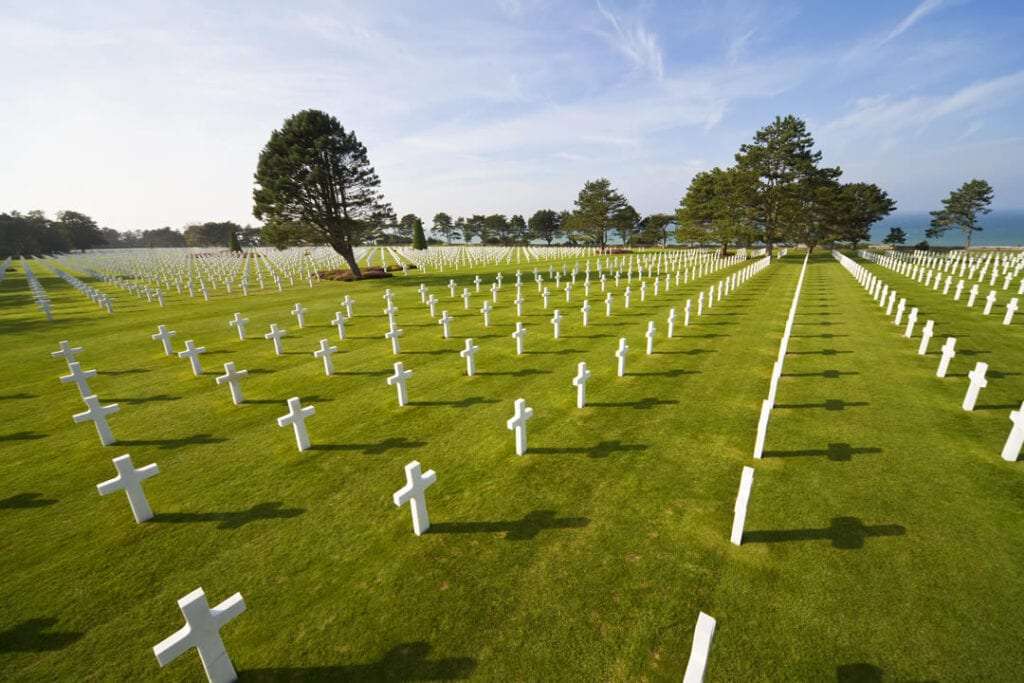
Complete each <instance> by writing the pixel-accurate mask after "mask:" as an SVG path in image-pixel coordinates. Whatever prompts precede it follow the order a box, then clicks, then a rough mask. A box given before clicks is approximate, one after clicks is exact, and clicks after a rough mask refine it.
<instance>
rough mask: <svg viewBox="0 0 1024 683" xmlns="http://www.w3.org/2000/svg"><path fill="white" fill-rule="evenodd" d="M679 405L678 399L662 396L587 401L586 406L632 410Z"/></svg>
mask: <svg viewBox="0 0 1024 683" xmlns="http://www.w3.org/2000/svg"><path fill="white" fill-rule="evenodd" d="M676 405H679V401H677V400H675V399H662V398H654V397H648V398H642V399H640V400H639V401H604V402H602V401H594V402H591V403H587V406H589V407H593V408H633V409H634V410H650V409H651V408H656V407H658V406H676Z"/></svg>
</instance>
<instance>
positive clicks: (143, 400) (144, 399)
mask: <svg viewBox="0 0 1024 683" xmlns="http://www.w3.org/2000/svg"><path fill="white" fill-rule="evenodd" d="M180 398H181V396H168V395H167V394H158V395H157V396H144V397H142V398H110V399H106V400H108V401H112V402H114V403H128V404H137V403H152V402H154V401H177V400H179V399H180Z"/></svg>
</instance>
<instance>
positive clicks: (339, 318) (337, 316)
mask: <svg viewBox="0 0 1024 683" xmlns="http://www.w3.org/2000/svg"><path fill="white" fill-rule="evenodd" d="M345 319H346V318H345V316H343V315H342V314H341V311H335V313H334V320H332V321H331V324H332V325H334V326H335V327H337V328H338V339H340V340H341V341H345Z"/></svg>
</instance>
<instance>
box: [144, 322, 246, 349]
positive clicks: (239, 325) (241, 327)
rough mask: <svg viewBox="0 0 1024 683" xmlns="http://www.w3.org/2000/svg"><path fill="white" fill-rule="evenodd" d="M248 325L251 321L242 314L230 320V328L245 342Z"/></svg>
mask: <svg viewBox="0 0 1024 683" xmlns="http://www.w3.org/2000/svg"><path fill="white" fill-rule="evenodd" d="M248 324H249V319H248V318H243V317H242V314H241V313H235V316H234V317H233V318H231V319H230V320H228V327H234V328H235V329H236V330H237V331H238V338H239V340H241V341H245V326H246V325H248ZM164 350H165V351H166V350H167V349H166V348H165V349H164ZM168 355H170V354H168Z"/></svg>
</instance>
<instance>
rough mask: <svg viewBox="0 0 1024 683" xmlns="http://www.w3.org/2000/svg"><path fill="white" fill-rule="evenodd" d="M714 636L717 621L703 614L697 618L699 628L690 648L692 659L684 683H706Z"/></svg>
mask: <svg viewBox="0 0 1024 683" xmlns="http://www.w3.org/2000/svg"><path fill="white" fill-rule="evenodd" d="M714 636H715V620H714V619H713V618H711V617H709V616H708V615H707V614H704V613H703V612H701V613H700V614H699V615H698V616H697V626H696V627H694V629H693V644H692V645H691V646H690V659H689V660H688V661H687V662H686V673H684V674H683V683H704V671H705V670H706V669H707V666H708V655H709V654H710V652H711V640H712V638H714Z"/></svg>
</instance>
